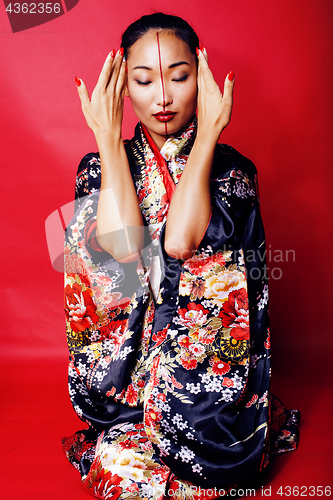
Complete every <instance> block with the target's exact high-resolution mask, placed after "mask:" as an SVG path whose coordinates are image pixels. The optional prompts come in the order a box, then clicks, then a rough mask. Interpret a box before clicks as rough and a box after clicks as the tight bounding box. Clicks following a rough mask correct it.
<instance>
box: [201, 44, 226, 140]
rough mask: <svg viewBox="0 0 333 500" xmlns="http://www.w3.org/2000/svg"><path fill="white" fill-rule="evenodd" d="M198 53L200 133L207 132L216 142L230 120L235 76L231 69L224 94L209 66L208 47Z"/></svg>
mask: <svg viewBox="0 0 333 500" xmlns="http://www.w3.org/2000/svg"><path fill="white" fill-rule="evenodd" d="M197 53H198V135H199V134H200V135H201V134H207V136H209V137H213V138H214V140H215V139H216V142H217V141H218V140H219V137H220V135H221V132H222V130H223V129H225V127H226V126H227V125H228V123H229V122H230V118H231V111H232V103H233V97H232V94H233V88H234V82H235V77H234V74H233V72H232V71H231V72H230V73H229V74H228V75H227V77H226V79H225V82H224V90H223V95H222V93H221V91H220V88H219V86H218V84H217V83H216V81H215V80H214V77H213V74H212V72H211V70H210V68H209V66H208V57H207V52H206V49H202V50H199V49H198V51H197Z"/></svg>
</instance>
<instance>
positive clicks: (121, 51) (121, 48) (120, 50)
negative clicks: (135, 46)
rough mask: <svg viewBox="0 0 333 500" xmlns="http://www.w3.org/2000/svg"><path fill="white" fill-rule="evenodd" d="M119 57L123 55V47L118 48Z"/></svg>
mask: <svg viewBox="0 0 333 500" xmlns="http://www.w3.org/2000/svg"><path fill="white" fill-rule="evenodd" d="M119 55H120V56H123V55H124V47H120V49H119Z"/></svg>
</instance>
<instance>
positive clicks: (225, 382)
mask: <svg viewBox="0 0 333 500" xmlns="http://www.w3.org/2000/svg"><path fill="white" fill-rule="evenodd" d="M222 385H223V386H224V387H233V386H234V382H233V380H231V378H228V377H224V379H223V382H222Z"/></svg>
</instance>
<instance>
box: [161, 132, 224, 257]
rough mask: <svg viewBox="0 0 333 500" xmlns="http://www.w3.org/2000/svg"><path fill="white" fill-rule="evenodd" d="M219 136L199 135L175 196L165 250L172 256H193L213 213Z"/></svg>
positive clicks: (167, 225) (170, 213)
mask: <svg viewBox="0 0 333 500" xmlns="http://www.w3.org/2000/svg"><path fill="white" fill-rule="evenodd" d="M216 142H217V139H216V138H214V137H212V136H208V135H205V136H203V135H200V136H199V135H198V136H197V138H196V140H195V143H194V145H193V148H192V151H191V153H190V155H189V157H188V160H187V163H186V167H185V169H184V172H183V174H182V176H181V179H180V181H179V183H178V185H177V188H176V190H175V192H174V195H173V197H172V200H171V203H170V208H169V212H168V219H167V223H166V233H165V250H166V252H167V253H168V254H169V255H171V256H172V257H175V258H178V259H187V258H189V257H191V255H192V253H193V251H194V250H196V249H197V247H198V245H199V244H200V241H201V240H202V238H203V236H204V233H205V230H206V228H207V225H208V223H209V220H210V216H211V195H210V178H211V170H212V165H213V160H214V152H215V146H216Z"/></svg>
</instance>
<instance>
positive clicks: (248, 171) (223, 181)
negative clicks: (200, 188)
mask: <svg viewBox="0 0 333 500" xmlns="http://www.w3.org/2000/svg"><path fill="white" fill-rule="evenodd" d="M211 183H212V191H213V193H214V194H215V195H217V196H219V197H222V198H223V199H224V200H225V201H226V202H227V204H229V203H236V204H238V203H239V202H241V200H245V199H248V200H251V201H252V202H253V200H254V199H255V198H257V197H258V187H257V169H256V167H255V165H254V164H253V163H252V161H251V160H249V159H248V158H246V156H243V155H242V154H241V153H239V152H238V151H237V150H236V149H234V148H233V147H231V146H228V145H227V144H217V146H216V149H215V156H214V164H213V170H212V177H211Z"/></svg>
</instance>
